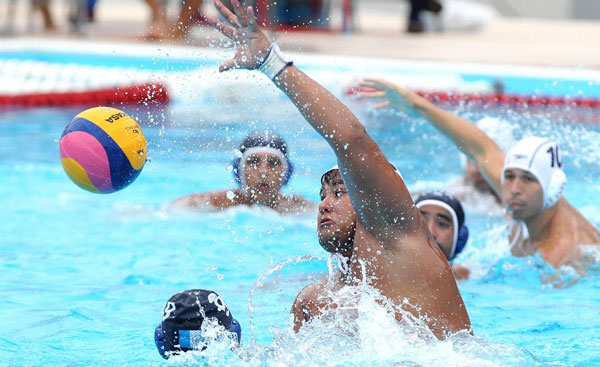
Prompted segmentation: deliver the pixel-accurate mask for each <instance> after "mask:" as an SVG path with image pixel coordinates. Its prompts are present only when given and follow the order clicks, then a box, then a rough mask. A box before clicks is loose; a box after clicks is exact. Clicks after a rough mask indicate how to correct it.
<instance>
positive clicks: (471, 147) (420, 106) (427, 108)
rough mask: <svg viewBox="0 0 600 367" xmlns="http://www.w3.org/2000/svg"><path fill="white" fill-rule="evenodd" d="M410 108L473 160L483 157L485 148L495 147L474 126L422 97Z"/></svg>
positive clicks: (416, 99)
mask: <svg viewBox="0 0 600 367" xmlns="http://www.w3.org/2000/svg"><path fill="white" fill-rule="evenodd" d="M411 107H412V108H413V109H414V110H415V111H416V112H417V113H419V114H420V115H422V116H423V117H425V118H426V119H427V120H428V121H429V122H430V123H431V124H432V125H433V126H435V127H436V128H437V129H438V130H440V131H441V132H442V133H443V134H444V135H446V136H447V137H448V138H449V139H450V140H452V141H453V142H454V144H455V145H456V147H457V148H458V149H460V150H461V151H462V152H463V153H465V154H466V155H467V156H469V157H471V158H473V159H475V160H477V158H478V157H482V156H484V154H485V149H486V147H488V146H490V144H492V145H495V143H494V142H493V141H492V140H491V139H490V138H489V137H488V136H487V135H486V134H485V133H484V132H483V131H481V130H480V129H479V128H478V127H477V126H475V124H473V123H471V122H470V121H467V120H465V119H463V118H461V117H459V116H457V115H454V114H452V113H450V112H448V111H445V110H443V109H441V108H438V107H436V106H435V105H434V104H433V103H431V102H429V101H428V100H427V99H425V98H423V97H416V98H415V99H414V100H413V103H412V106H411Z"/></svg>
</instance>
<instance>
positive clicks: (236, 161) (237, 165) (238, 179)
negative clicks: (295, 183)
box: [231, 157, 294, 185]
mask: <svg viewBox="0 0 600 367" xmlns="http://www.w3.org/2000/svg"><path fill="white" fill-rule="evenodd" d="M241 161H242V158H240V157H237V158H234V159H233V161H231V165H232V166H233V170H232V172H233V178H234V179H235V182H237V183H238V184H241V183H242V179H241V177H240V174H241V172H240V162H241ZM287 164H288V170H287V172H286V173H285V176H284V177H283V184H284V185H287V183H288V182H289V181H290V179H291V178H292V173H294V166H293V165H292V162H290V160H289V159H288V160H287Z"/></svg>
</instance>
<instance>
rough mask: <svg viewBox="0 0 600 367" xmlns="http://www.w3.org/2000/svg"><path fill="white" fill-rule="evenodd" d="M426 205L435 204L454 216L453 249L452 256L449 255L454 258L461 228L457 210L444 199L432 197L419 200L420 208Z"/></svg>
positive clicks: (418, 206)
mask: <svg viewBox="0 0 600 367" xmlns="http://www.w3.org/2000/svg"><path fill="white" fill-rule="evenodd" d="M425 205H433V206H437V207H439V208H442V209H444V210H446V211H447V212H448V213H450V215H451V216H452V227H453V228H452V229H453V233H452V250H451V251H450V256H449V257H448V259H452V258H453V257H454V252H455V251H456V242H457V240H458V231H459V229H460V228H458V217H457V216H456V212H454V209H452V207H451V206H450V205H448V204H446V203H444V202H443V201H440V200H432V199H430V200H423V201H419V203H418V204H417V208H419V209H420V208H421V207H422V206H425Z"/></svg>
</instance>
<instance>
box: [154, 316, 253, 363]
mask: <svg viewBox="0 0 600 367" xmlns="http://www.w3.org/2000/svg"><path fill="white" fill-rule="evenodd" d="M229 332H231V333H234V334H235V336H236V340H237V342H238V343H240V342H241V341H242V327H241V326H240V323H239V322H237V320H236V319H232V320H231V324H230V325H229ZM154 344H156V349H158V353H160V356H161V357H163V358H164V359H169V356H168V355H167V349H166V342H165V334H164V333H163V329H162V324H158V325H157V326H156V328H155V329H154Z"/></svg>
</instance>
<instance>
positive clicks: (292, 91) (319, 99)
mask: <svg viewBox="0 0 600 367" xmlns="http://www.w3.org/2000/svg"><path fill="white" fill-rule="evenodd" d="M214 3H215V5H216V7H217V9H218V10H219V11H220V13H221V14H222V15H223V16H224V17H225V19H227V21H228V22H229V23H230V25H231V26H228V25H226V24H224V23H222V22H219V21H218V20H216V19H214V18H209V21H210V22H211V23H212V24H213V26H215V27H216V28H217V29H219V30H220V31H221V32H222V33H223V34H224V35H225V36H227V37H228V38H230V39H231V40H233V41H234V42H235V43H236V47H237V52H236V54H235V56H234V58H233V59H231V60H227V61H225V62H224V63H223V64H222V65H221V66H220V68H219V70H220V71H225V70H229V69H232V68H244V69H257V68H258V67H259V66H260V65H262V63H263V62H264V59H265V58H266V57H267V56H268V55H269V52H275V51H274V50H272V49H271V42H270V41H269V40H268V39H267V38H266V36H265V35H264V34H263V32H262V31H261V30H260V29H259V28H258V26H257V24H256V19H255V17H254V13H253V11H252V8H251V7H248V8H247V9H246V10H244V9H243V8H242V7H241V5H240V4H239V1H237V0H233V1H232V4H233V7H234V10H235V14H233V13H231V12H230V11H229V10H228V9H227V8H226V7H224V6H223V5H222V4H221V3H220V2H219V1H218V0H214ZM267 60H268V59H267ZM273 81H274V83H275V84H276V85H277V86H278V87H279V88H280V89H281V90H282V91H283V92H284V93H285V94H286V95H287V96H288V97H289V98H290V100H291V101H292V102H293V103H294V104H295V105H296V107H297V108H298V110H299V111H300V112H301V113H302V114H303V115H304V117H305V118H306V120H307V121H308V122H309V123H310V124H311V126H312V127H313V128H314V129H315V130H316V131H317V132H318V133H319V134H321V135H322V136H323V137H324V138H325V139H326V140H327V142H328V143H329V145H330V146H331V147H332V148H333V150H334V152H335V154H336V156H337V159H338V163H339V166H340V172H341V173H342V177H343V180H344V183H345V185H346V188H347V190H348V192H349V193H350V197H351V199H352V204H353V205H354V208H356V211H357V214H358V215H359V218H360V219H361V223H362V224H363V225H365V227H366V228H367V229H368V230H369V231H372V230H374V229H375V228H378V227H381V226H393V227H398V228H400V229H403V230H408V229H412V228H413V225H414V223H416V218H417V217H418V214H417V210H416V209H415V207H414V205H413V202H412V198H411V196H410V193H409V192H408V189H407V188H406V185H405V184H404V181H403V180H402V178H401V177H400V176H399V175H397V174H396V172H395V170H394V168H393V166H392V165H391V164H390V163H389V162H388V160H387V159H386V158H385V156H384V155H383V153H382V152H381V150H380V149H379V147H378V146H377V144H376V143H375V142H374V141H373V139H372V138H371V137H370V136H369V135H368V134H367V132H366V131H365V128H364V126H363V125H362V124H361V123H360V121H358V119H357V118H356V117H355V116H354V114H353V113H352V112H350V110H349V109H348V108H347V107H346V106H345V105H344V104H343V103H342V102H341V101H339V100H338V99H337V98H336V97H335V96H333V95H332V94H331V93H329V92H328V91H327V90H326V89H325V88H324V87H322V86H321V85H320V84H318V83H317V82H316V81H314V80H313V79H311V78H310V77H309V76H307V75H306V74H304V73H303V72H302V71H300V70H299V69H298V68H297V67H295V66H293V65H289V66H288V67H286V68H285V69H283V71H281V72H280V73H279V74H278V75H277V76H275V77H274V78H273ZM377 233H378V236H381V235H382V234H390V235H392V236H393V234H391V233H388V232H387V231H377Z"/></svg>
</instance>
